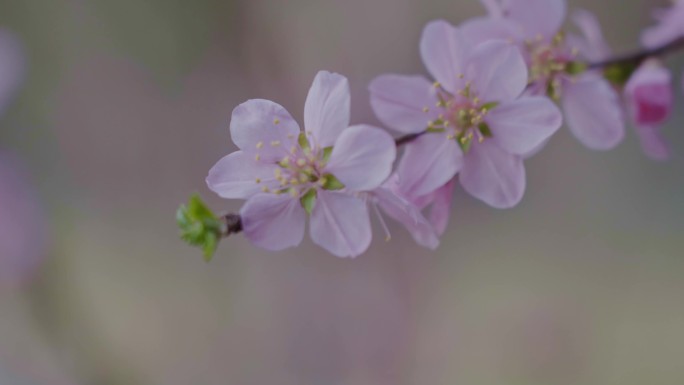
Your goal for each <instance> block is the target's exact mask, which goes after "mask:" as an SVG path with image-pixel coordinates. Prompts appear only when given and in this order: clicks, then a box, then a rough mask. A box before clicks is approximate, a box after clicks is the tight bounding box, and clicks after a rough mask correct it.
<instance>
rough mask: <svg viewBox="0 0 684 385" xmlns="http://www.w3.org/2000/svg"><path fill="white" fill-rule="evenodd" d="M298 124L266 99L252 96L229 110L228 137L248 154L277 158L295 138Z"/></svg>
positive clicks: (275, 159)
mask: <svg viewBox="0 0 684 385" xmlns="http://www.w3.org/2000/svg"><path fill="white" fill-rule="evenodd" d="M299 132H300V131H299V125H298V124H297V122H296V121H295V120H294V119H293V118H292V116H291V115H290V113H289V112H287V110H285V108H283V107H282V106H281V105H279V104H276V103H273V102H272V101H270V100H263V99H252V100H248V101H246V102H245V103H242V104H240V105H239V106H237V107H235V109H234V110H233V117H232V119H231V121H230V136H231V137H232V139H233V142H234V143H235V144H236V145H237V146H238V147H239V148H240V149H241V150H242V151H245V152H246V153H248V154H252V155H253V156H255V154H259V157H260V158H261V159H263V160H269V161H278V160H280V159H282V158H283V157H284V156H285V155H287V154H288V152H287V151H288V150H289V149H290V147H291V146H292V145H294V144H295V143H296V141H297V136H298V135H299Z"/></svg>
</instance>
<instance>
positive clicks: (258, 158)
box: [254, 154, 261, 162]
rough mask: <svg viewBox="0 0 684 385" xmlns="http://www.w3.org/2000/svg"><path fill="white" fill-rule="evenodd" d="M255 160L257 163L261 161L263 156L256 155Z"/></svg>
mask: <svg viewBox="0 0 684 385" xmlns="http://www.w3.org/2000/svg"><path fill="white" fill-rule="evenodd" d="M254 160H256V161H257V162H258V161H260V160H261V155H259V154H256V155H255V156H254Z"/></svg>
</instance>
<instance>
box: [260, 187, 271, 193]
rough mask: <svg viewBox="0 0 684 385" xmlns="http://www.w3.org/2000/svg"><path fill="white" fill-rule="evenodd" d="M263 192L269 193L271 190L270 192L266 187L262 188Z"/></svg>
mask: <svg viewBox="0 0 684 385" xmlns="http://www.w3.org/2000/svg"><path fill="white" fill-rule="evenodd" d="M261 191H263V192H265V193H267V192H270V191H271V190H269V189H268V187H266V186H262V187H261Z"/></svg>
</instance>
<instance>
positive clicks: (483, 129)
mask: <svg viewBox="0 0 684 385" xmlns="http://www.w3.org/2000/svg"><path fill="white" fill-rule="evenodd" d="M477 128H479V129H480V133H482V136H484V137H485V138H491V137H492V130H491V129H490V128H489V125H488V124H487V123H484V122H483V123H480V125H479V126H477Z"/></svg>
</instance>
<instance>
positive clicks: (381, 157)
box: [325, 125, 397, 191]
mask: <svg viewBox="0 0 684 385" xmlns="http://www.w3.org/2000/svg"><path fill="white" fill-rule="evenodd" d="M396 156H397V148H396V146H395V144H394V139H392V137H391V136H390V135H389V134H388V133H387V132H385V131H383V130H381V129H379V128H376V127H372V126H367V125H358V126H352V127H349V128H347V129H346V130H344V131H343V132H342V134H341V135H340V137H339V138H337V141H336V142H335V146H334V147H333V151H332V154H331V155H330V162H329V163H328V165H327V166H326V168H325V169H326V171H327V172H330V173H332V174H333V175H335V176H336V177H337V179H339V180H340V181H341V182H342V183H344V185H345V186H346V187H347V188H348V189H350V190H352V191H366V190H372V189H374V188H376V187H378V186H380V185H381V184H382V182H384V181H385V179H387V177H388V176H389V175H390V173H391V172H392V164H393V163H394V159H395V158H396Z"/></svg>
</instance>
